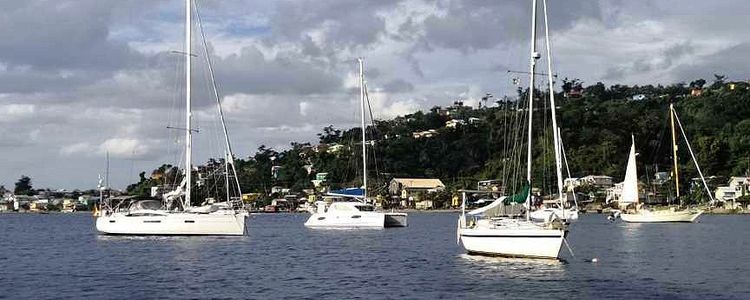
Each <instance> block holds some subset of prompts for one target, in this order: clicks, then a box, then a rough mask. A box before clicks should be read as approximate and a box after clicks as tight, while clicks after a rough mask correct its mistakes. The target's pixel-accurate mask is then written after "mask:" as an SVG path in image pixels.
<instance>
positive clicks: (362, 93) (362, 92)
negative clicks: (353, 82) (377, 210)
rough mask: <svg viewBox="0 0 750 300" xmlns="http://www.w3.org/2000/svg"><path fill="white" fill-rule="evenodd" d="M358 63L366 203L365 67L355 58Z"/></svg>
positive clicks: (361, 60)
mask: <svg viewBox="0 0 750 300" xmlns="http://www.w3.org/2000/svg"><path fill="white" fill-rule="evenodd" d="M357 61H359V100H360V103H361V112H362V184H363V185H364V188H363V190H362V199H363V200H364V201H365V202H367V135H366V131H367V130H366V129H367V127H366V125H365V67H364V61H363V59H362V58H361V57H360V58H357Z"/></svg>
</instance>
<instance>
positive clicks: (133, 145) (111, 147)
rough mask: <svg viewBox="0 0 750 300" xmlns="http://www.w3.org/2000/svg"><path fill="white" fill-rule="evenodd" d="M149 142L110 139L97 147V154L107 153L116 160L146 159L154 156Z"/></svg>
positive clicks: (130, 139) (131, 139)
mask: <svg viewBox="0 0 750 300" xmlns="http://www.w3.org/2000/svg"><path fill="white" fill-rule="evenodd" d="M149 142H156V141H144V140H139V139H136V138H111V139H108V140H106V141H104V142H103V143H101V144H100V145H99V147H98V149H99V152H100V153H101V152H109V153H110V155H112V156H113V157H116V158H129V159H146V158H150V157H152V156H153V155H154V153H153V152H152V151H153V150H154V149H153V147H152V146H150V145H149Z"/></svg>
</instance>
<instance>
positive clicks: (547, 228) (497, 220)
mask: <svg viewBox="0 0 750 300" xmlns="http://www.w3.org/2000/svg"><path fill="white" fill-rule="evenodd" d="M542 3H543V8H544V24H545V36H546V44H547V46H546V50H547V51H546V52H547V68H548V74H547V76H548V81H549V90H550V104H551V105H550V106H551V113H552V128H554V129H553V130H552V131H553V143H554V146H555V147H554V148H555V166H556V175H557V189H558V195H559V201H560V207H561V208H564V206H563V202H562V170H561V155H560V147H559V141H560V138H559V136H558V134H559V131H558V130H557V118H556V116H555V100H554V89H553V80H552V74H553V73H552V62H551V55H550V45H549V31H548V23H547V2H546V0H542ZM536 23H537V1H536V0H533V1H532V23H531V60H530V71H529V99H528V103H529V107H528V112H529V113H528V137H527V147H526V148H527V160H526V183H525V184H524V185H523V188H522V189H521V192H519V193H517V194H515V195H512V196H506V197H501V198H499V199H497V200H495V202H493V203H491V204H490V205H488V206H485V207H482V208H479V209H476V210H473V211H470V212H468V213H467V212H466V209H465V208H466V197H464V200H463V204H462V206H461V207H462V209H461V211H462V212H461V217H460V218H459V219H458V224H457V227H458V228H457V235H458V242H461V243H462V244H463V246H464V248H465V249H466V251H467V252H468V253H469V254H482V255H492V256H507V257H529V258H548V259H557V258H559V255H560V250H561V249H562V245H563V243H564V242H565V237H566V235H567V234H568V228H567V225H566V224H565V222H563V221H562V219H561V218H560V216H557V215H556V214H554V213H553V214H550V215H549V216H548V218H547V219H545V220H541V221H536V220H532V219H531V218H530V212H529V211H530V208H531V197H532V196H531V192H530V190H531V184H532V177H531V170H532V168H531V167H532V166H531V162H532V155H531V153H532V151H531V147H532V145H533V143H532V120H533V117H532V116H533V112H534V108H533V103H534V75H535V74H536V72H535V71H536V60H537V59H539V57H540V55H539V53H537V52H536ZM464 195H465V194H464ZM520 201H523V202H524V206H525V218H519V217H517V216H513V215H502V214H501V213H500V212H501V211H503V210H504V209H500V208H503V206H502V205H504V204H507V203H514V202H515V203H517V202H520ZM467 216H468V217H469V218H470V220H469V219H467Z"/></svg>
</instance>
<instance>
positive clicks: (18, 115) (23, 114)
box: [0, 104, 36, 123]
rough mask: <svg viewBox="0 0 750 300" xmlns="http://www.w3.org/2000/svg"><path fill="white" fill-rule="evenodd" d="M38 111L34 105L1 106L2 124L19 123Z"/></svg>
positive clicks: (0, 119)
mask: <svg viewBox="0 0 750 300" xmlns="http://www.w3.org/2000/svg"><path fill="white" fill-rule="evenodd" d="M34 111H36V109H35V106H34V105H33V104H5V105H0V122H5V123H8V122H17V121H19V120H22V119H27V118H30V117H32V116H33V115H34Z"/></svg>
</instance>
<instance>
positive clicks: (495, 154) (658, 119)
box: [128, 75, 750, 195]
mask: <svg viewBox="0 0 750 300" xmlns="http://www.w3.org/2000/svg"><path fill="white" fill-rule="evenodd" d="M527 93H528V89H527V90H521V89H519V90H518V95H517V97H512V98H509V97H505V98H503V99H500V100H495V99H492V100H490V98H489V97H488V98H485V99H483V100H484V101H483V102H484V103H485V104H484V105H483V107H480V108H473V107H468V106H463V104H462V103H461V102H460V101H456V102H454V104H453V105H451V106H448V107H434V108H432V109H431V110H430V111H428V112H421V111H420V112H415V113H413V114H410V115H405V116H400V117H397V118H395V119H392V120H376V121H375V122H374V124H373V125H372V126H370V128H368V147H369V148H368V149H369V150H368V151H369V153H370V155H371V157H370V159H368V170H369V171H370V172H372V173H370V172H368V176H369V178H373V180H370V181H369V182H368V183H369V188H370V190H372V191H377V193H380V194H384V193H386V185H387V182H388V181H389V180H390V179H391V178H393V177H417V178H440V179H441V180H442V181H443V182H444V183H445V184H446V185H447V186H448V190H453V189H457V188H474V187H476V182H477V181H478V180H487V179H503V178H504V176H507V171H505V170H507V167H508V165H507V164H508V163H509V159H508V148H509V147H511V148H512V145H511V146H509V143H510V140H509V139H508V136H509V135H508V132H509V131H508V128H509V126H510V128H511V129H512V126H513V125H514V123H512V122H510V123H509V121H508V120H513V116H516V117H517V116H518V115H519V114H521V113H523V114H525V113H524V112H523V110H519V109H518V108H517V107H518V104H519V101H518V99H525V98H527V95H528V94H527ZM545 93H546V92H545V91H535V98H536V100H535V104H534V105H535V107H540V108H539V109H545V110H549V107H547V106H544V105H543V104H542V103H543V102H545V101H542V99H543V98H545ZM555 96H556V99H557V104H556V106H557V109H558V111H557V115H558V120H559V125H560V127H561V134H562V140H563V141H564V147H565V152H566V157H567V161H568V167H569V169H570V172H571V175H572V176H573V177H579V176H585V175H592V174H593V175H609V176H612V177H614V179H615V181H620V180H622V178H623V176H624V172H625V164H626V161H627V155H628V151H629V148H630V145H631V134H632V135H633V136H634V138H635V143H636V146H637V151H638V152H639V156H638V170H639V176H640V177H641V180H642V181H648V180H649V179H651V177H653V175H654V173H655V172H657V171H666V172H669V171H670V170H671V165H672V152H671V133H670V127H669V124H670V123H669V105H670V103H674V107H675V110H676V112H677V114H678V116H679V119H680V121H681V123H682V125H683V126H684V130H685V132H686V134H687V137H688V139H689V141H690V143H691V147H692V150H693V152H694V153H695V156H696V158H697V161H698V164H699V165H700V167H701V169H702V171H703V173H704V174H705V175H706V176H717V178H727V177H728V176H738V175H744V174H746V173H747V172H748V168H750V86H749V85H748V82H729V81H726V79H725V77H724V76H720V75H715V78H713V80H712V82H710V83H709V82H707V81H706V80H703V79H699V80H695V81H693V82H691V83H689V84H686V83H678V84H673V85H669V86H661V85H657V86H653V85H645V86H626V85H612V86H609V87H607V86H605V85H604V84H603V83H601V82H598V83H596V84H593V85H588V86H584V85H583V83H582V82H580V81H579V80H575V79H574V80H568V79H564V80H562V90H561V91H559V92H558V93H556V94H555ZM487 100H490V101H495V103H487V102H489V101H487ZM535 111H536V109H535ZM450 120H461V121H462V122H461V123H460V124H454V125H456V126H446V122H448V121H450ZM535 122H542V123H545V124H548V122H549V116H548V114H544V113H542V114H536V117H535ZM519 124H520V123H519ZM430 130H432V131H430ZM420 132H423V133H427V134H426V135H424V134H422V135H420V134H418V133H420ZM550 132H551V129H539V130H537V131H536V132H535V135H540V136H542V135H548V134H551V133H550ZM678 132H679V129H678ZM360 135H361V131H360V129H359V128H352V129H337V128H335V127H333V126H329V127H326V128H323V129H322V132H321V133H319V134H318V137H319V143H317V144H309V143H296V142H292V143H291V146H290V147H289V148H288V149H285V150H276V149H271V148H267V147H265V146H261V147H260V148H259V149H258V150H257V152H256V153H255V154H254V155H253V156H250V157H246V158H242V159H237V161H236V166H237V168H238V173H239V176H238V177H239V181H240V185H241V187H242V190H243V192H246V193H249V192H252V193H261V194H264V195H268V194H269V193H271V191H272V187H274V186H280V187H284V188H289V189H291V191H292V192H300V191H302V190H309V189H312V188H313V183H312V180H314V179H315V178H316V173H322V172H325V173H328V176H327V178H326V181H327V184H328V185H329V186H330V187H331V188H339V187H347V186H358V185H361V181H360V180H361V179H360V177H361V171H359V170H360V169H361V162H360V160H361V159H360V153H361V152H360V151H361V148H360V147H361V142H358V137H359V136H360ZM679 139H680V140H678V144H679V145H680V146H679V149H680V151H679V153H678V160H679V162H680V165H681V173H680V174H679V175H680V178H681V179H682V182H683V184H686V185H687V184H689V182H690V181H689V179H690V178H694V177H697V176H698V175H697V170H696V168H695V166H694V164H693V162H692V160H691V158H690V153H689V151H687V145H686V144H685V143H684V141H681V139H682V137H681V136H680V137H679ZM540 143H542V142H540ZM534 148H539V149H545V147H536V145H535V147H534ZM547 148H548V147H547ZM550 153H551V152H550V151H546V150H545V151H541V150H534V154H533V157H534V158H533V159H534V162H535V165H539V166H541V167H539V168H535V169H534V170H533V172H534V174H535V178H543V181H545V182H546V181H548V180H552V178H553V176H554V173H552V172H549V170H550V168H551V165H552V164H553V163H554V158H553V157H554V156H551V155H550ZM524 159H525V154H524ZM211 163H216V161H213V160H212V161H211ZM171 168H172V167H171V166H162V167H160V168H159V169H157V170H155V171H154V172H152V176H150V177H149V176H148V175H147V173H145V172H144V173H142V174H141V180H140V182H138V183H135V184H133V185H131V186H129V187H128V191H129V192H130V193H133V194H142V193H145V192H146V190H147V188H148V187H149V186H152V185H156V184H159V183H160V180H158V178H154V176H153V175H154V174H164V173H165V171H170V172H167V173H173V174H174V173H175V172H176V170H172V169H171ZM524 172H525V171H524ZM161 176H162V175H159V176H157V177H161ZM173 176H174V175H173ZM719 180H720V181H723V180H724V179H719ZM719 183H723V182H719Z"/></svg>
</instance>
